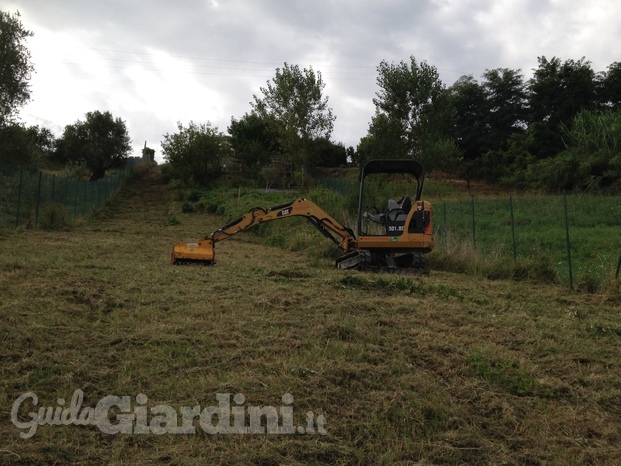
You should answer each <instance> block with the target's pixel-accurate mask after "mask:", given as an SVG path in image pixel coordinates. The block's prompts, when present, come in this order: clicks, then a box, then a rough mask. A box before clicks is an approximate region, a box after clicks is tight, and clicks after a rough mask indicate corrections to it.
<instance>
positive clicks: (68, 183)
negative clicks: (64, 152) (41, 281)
mask: <svg viewBox="0 0 621 466" xmlns="http://www.w3.org/2000/svg"><path fill="white" fill-rule="evenodd" d="M140 161H141V159H139V158H130V159H128V160H127V161H126V163H125V165H124V166H123V167H121V168H117V169H114V170H112V171H110V173H109V175H108V176H105V177H104V178H102V179H100V180H98V181H85V180H80V179H75V178H67V177H63V176H59V175H55V174H50V173H45V172H43V171H41V170H38V169H28V168H24V167H16V166H11V165H5V164H0V227H19V226H24V227H27V228H31V227H37V226H40V224H41V222H42V221H43V218H44V215H45V213H46V212H49V211H50V210H51V209H56V210H58V208H60V209H62V212H63V215H65V216H66V217H68V218H71V219H74V220H75V219H77V218H79V217H84V216H86V215H88V214H90V213H91V212H92V211H94V210H97V209H99V208H101V207H102V206H103V205H104V203H105V202H106V201H107V200H108V199H110V197H111V196H112V195H113V194H114V193H115V192H116V191H117V190H118V188H119V186H120V185H121V183H122V182H123V180H124V179H125V178H126V177H127V176H128V175H129V173H130V172H131V170H132V169H133V167H134V166H135V165H136V164H137V163H139V162H140Z"/></svg>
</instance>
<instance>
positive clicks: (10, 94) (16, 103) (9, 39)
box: [0, 11, 34, 126]
mask: <svg viewBox="0 0 621 466" xmlns="http://www.w3.org/2000/svg"><path fill="white" fill-rule="evenodd" d="M32 35H33V33H32V32H30V31H28V30H26V29H24V27H23V26H22V23H21V21H20V14H19V12H17V13H14V14H10V13H8V12H3V11H0V126H4V125H6V124H7V122H8V121H9V120H10V119H11V118H12V117H13V116H14V114H15V113H16V111H17V109H18V108H19V107H21V106H22V105H24V104H25V103H26V102H28V100H30V87H29V84H28V81H29V80H30V77H31V75H32V72H33V70H34V67H33V65H32V63H31V62H30V51H29V50H28V49H27V48H26V45H25V44H24V41H25V40H26V39H27V38H28V37H30V36H32Z"/></svg>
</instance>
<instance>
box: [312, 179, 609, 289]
mask: <svg viewBox="0 0 621 466" xmlns="http://www.w3.org/2000/svg"><path fill="white" fill-rule="evenodd" d="M321 182H322V184H324V185H325V186H328V187H330V188H332V189H334V190H336V191H337V192H339V193H341V194H343V195H344V196H345V197H346V198H348V197H351V196H357V186H355V185H354V183H344V182H343V181H342V180H341V181H339V180H334V179H332V180H331V179H329V178H326V179H322V180H321ZM423 197H424V196H423ZM432 204H433V207H434V214H433V222H434V235H435V237H436V243H437V244H446V243H450V242H455V241H461V242H469V243H470V244H472V245H473V246H474V247H475V248H476V249H477V250H478V251H480V252H481V253H483V254H490V255H494V256H496V257H498V258H499V259H500V260H507V261H518V260H520V259H524V258H529V259H530V258H534V257H537V256H540V255H545V256H546V257H549V258H550V259H551V261H552V263H553V265H554V268H555V269H556V272H557V274H558V276H559V278H560V279H561V281H562V282H563V283H565V284H567V285H570V286H575V285H576V284H579V283H581V282H584V281H585V280H594V281H596V282H603V281H606V280H608V279H610V278H611V277H613V278H617V279H618V278H619V276H618V275H619V269H621V196H620V195H619V193H612V194H608V195H596V194H566V195H565V194H559V195H520V196H512V197H506V198H505V197H502V198H499V197H493V198H490V197H485V198H474V197H473V198H470V199H466V200H447V201H443V200H434V201H433V202H432Z"/></svg>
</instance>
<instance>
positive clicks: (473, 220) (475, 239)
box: [472, 196, 477, 248]
mask: <svg viewBox="0 0 621 466" xmlns="http://www.w3.org/2000/svg"><path fill="white" fill-rule="evenodd" d="M472 244H473V245H474V247H475V248H476V247H477V230H476V221H475V215H474V196H472Z"/></svg>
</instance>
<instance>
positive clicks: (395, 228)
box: [337, 159, 434, 269]
mask: <svg viewBox="0 0 621 466" xmlns="http://www.w3.org/2000/svg"><path fill="white" fill-rule="evenodd" d="M424 177H425V169H424V168H423V166H422V164H421V163H420V162H418V161H416V160H412V159H403V160H401V159H400V160H370V161H368V162H366V163H365V164H364V165H362V167H361V169H360V185H359V196H358V225H357V227H358V228H357V233H358V235H357V236H358V238H357V239H358V242H357V246H358V250H357V251H352V252H351V253H349V254H346V255H345V256H343V257H342V258H339V259H338V260H337V267H339V268H351V267H352V265H353V264H356V267H358V268H379V269H386V268H388V269H406V268H407V269H424V255H425V254H426V253H428V252H430V251H431V250H432V249H433V246H434V239H433V235H432V213H433V208H432V206H431V204H430V203H429V202H426V201H423V200H422V199H421V195H422V190H423V183H424ZM404 190H406V192H403V191H404ZM400 192H401V193H400ZM399 194H401V195H399ZM395 199H399V200H395ZM386 202H387V204H388V205H387V208H386V210H381V209H378V208H377V207H375V206H377V205H381V204H385V203H386Z"/></svg>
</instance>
